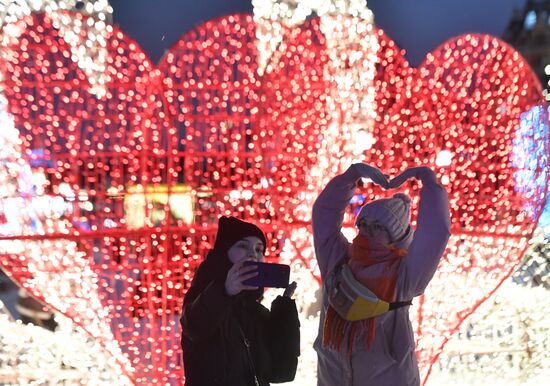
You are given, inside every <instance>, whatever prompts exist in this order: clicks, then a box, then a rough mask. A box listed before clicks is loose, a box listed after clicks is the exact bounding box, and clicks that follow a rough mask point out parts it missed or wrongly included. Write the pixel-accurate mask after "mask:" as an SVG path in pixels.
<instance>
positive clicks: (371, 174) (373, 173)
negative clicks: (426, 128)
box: [354, 163, 436, 189]
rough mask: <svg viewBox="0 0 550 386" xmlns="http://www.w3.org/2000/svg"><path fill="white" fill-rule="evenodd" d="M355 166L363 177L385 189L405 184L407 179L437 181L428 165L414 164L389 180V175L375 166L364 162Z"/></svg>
mask: <svg viewBox="0 0 550 386" xmlns="http://www.w3.org/2000/svg"><path fill="white" fill-rule="evenodd" d="M354 167H355V168H356V170H357V171H358V172H359V174H360V175H361V176H362V177H366V178H370V179H371V180H372V182H374V183H375V184H377V185H380V186H381V187H383V188H384V189H396V188H399V187H400V186H401V185H403V184H404V183H405V182H406V181H407V180H409V179H411V178H415V179H417V180H420V181H423V182H428V180H429V181H434V182H435V181H436V175H435V173H434V171H433V170H432V169H430V168H429V167H428V166H414V167H410V168H408V169H407V170H405V171H403V172H402V173H401V174H399V175H398V176H396V177H395V178H393V179H391V180H388V178H389V176H388V175H387V174H384V173H382V171H381V170H380V169H378V168H376V167H374V166H370V165H367V164H363V163H357V164H354Z"/></svg>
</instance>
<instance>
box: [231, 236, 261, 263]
mask: <svg viewBox="0 0 550 386" xmlns="http://www.w3.org/2000/svg"><path fill="white" fill-rule="evenodd" d="M264 249H265V246H264V243H263V242H262V240H260V239H259V238H258V237H256V236H248V237H245V238H242V239H240V240H239V241H237V242H236V243H235V244H233V245H232V246H231V248H229V250H228V251H227V257H228V258H229V261H231V262H232V263H233V264H235V263H239V262H241V261H244V260H256V261H263V260H264Z"/></svg>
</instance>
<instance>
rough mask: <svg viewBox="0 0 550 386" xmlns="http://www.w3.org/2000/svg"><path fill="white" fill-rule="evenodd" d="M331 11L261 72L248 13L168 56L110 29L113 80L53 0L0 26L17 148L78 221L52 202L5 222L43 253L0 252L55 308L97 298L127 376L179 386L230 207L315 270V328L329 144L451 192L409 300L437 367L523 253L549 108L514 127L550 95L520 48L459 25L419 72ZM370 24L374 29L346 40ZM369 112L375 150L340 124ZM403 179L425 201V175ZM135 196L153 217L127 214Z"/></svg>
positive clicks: (286, 43) (423, 362)
mask: <svg viewBox="0 0 550 386" xmlns="http://www.w3.org/2000/svg"><path fill="white" fill-rule="evenodd" d="M74 18H76V19H78V20H81V23H83V24H86V25H88V23H89V22H88V21H87V20H88V19H87V18H86V17H84V16H81V15H80V16H76V15H75V16H74ZM330 18H333V19H332V20H341V21H342V23H343V24H344V25H347V26H349V27H350V30H351V32H350V33H349V35H346V31H344V30H342V29H338V27H337V26H336V25H335V24H330V23H325V22H324V21H323V18H322V17H321V18H312V19H310V20H308V21H306V22H304V23H303V24H301V25H299V26H283V27H282V28H285V29H286V32H284V33H283V36H284V39H283V40H282V41H281V44H279V45H278V48H277V50H275V51H273V53H272V54H271V55H270V56H269V62H268V64H267V65H266V66H265V69H264V71H263V72H260V71H259V67H258V63H259V57H260V54H259V48H258V46H257V45H256V36H257V25H256V23H255V22H254V20H253V18H252V17H251V16H249V15H229V16H225V17H222V18H219V19H216V20H211V21H208V22H206V23H205V24H203V25H201V26H199V27H197V28H195V29H193V30H191V31H189V32H188V33H186V34H185V35H184V36H183V37H182V38H181V39H180V41H178V43H177V44H176V45H174V47H173V48H172V49H171V50H170V52H168V53H167V55H165V57H164V58H163V61H162V62H161V63H160V65H159V66H158V67H155V66H153V65H152V64H151V62H150V61H149V60H148V59H147V57H146V55H145V54H144V53H143V52H142V51H141V50H140V48H139V47H138V46H137V44H136V43H135V42H133V41H132V40H130V39H129V38H127V37H125V36H124V34H123V33H122V32H120V31H118V30H117V29H116V28H115V27H110V26H109V27H105V33H106V35H105V50H106V56H105V58H106V61H105V63H106V67H105V70H104V72H105V73H106V74H108V77H106V78H105V79H106V81H105V92H104V93H103V94H98V93H97V92H95V91H94V90H93V87H91V85H92V82H91V81H90V80H89V76H88V74H87V73H86V71H85V70H84V69H83V68H82V67H81V65H80V64H79V63H78V62H79V60H78V57H77V56H74V55H73V53H72V50H73V48H72V46H71V43H70V42H69V41H67V39H66V38H65V36H67V34H66V33H65V32H62V31H61V29H60V28H59V27H58V26H57V24H56V23H57V22H56V18H55V17H53V16H51V15H49V14H48V13H42V14H33V15H29V16H26V17H24V18H22V19H19V20H18V21H17V22H15V23H14V25H13V27H12V31H15V32H14V33H13V34H11V35H4V36H3V37H2V48H3V50H2V52H3V54H2V56H1V57H0V73H2V74H4V78H3V79H2V82H1V84H2V87H3V90H4V92H5V95H6V98H7V101H8V109H9V112H10V113H11V114H12V115H13V119H14V122H15V127H16V128H17V130H18V131H19V134H18V135H17V137H18V138H20V139H21V143H20V145H19V146H20V150H18V151H17V153H18V154H20V155H21V156H20V158H21V160H22V161H18V162H21V164H22V165H34V166H32V168H34V169H35V170H34V171H33V174H35V173H36V174H38V175H42V176H43V181H46V183H45V184H46V185H45V187H44V190H45V192H47V194H48V195H50V196H51V197H52V201H53V200H59V198H61V199H63V201H64V202H66V203H68V205H69V206H70V208H71V209H70V211H69V215H68V216H67V218H65V219H63V220H65V221H61V219H60V217H59V215H58V214H55V213H51V214H49V215H48V217H47V218H46V219H45V220H44V222H45V223H47V224H48V227H45V229H44V231H43V232H36V233H35V232H30V231H28V230H25V229H23V230H21V229H20V230H18V231H17V232H14V233H8V232H2V237H1V238H0V243H4V245H10V243H11V244H17V243H19V245H24V246H25V247H26V248H29V249H30V248H34V247H33V245H49V246H50V247H49V250H51V251H52V253H51V257H50V260H47V259H46V260H44V256H43V253H41V250H39V249H36V251H34V252H32V253H31V251H21V250H19V252H17V251H15V252H14V251H12V252H10V253H9V254H6V253H3V254H0V264H1V265H2V267H3V269H5V270H6V271H7V272H8V273H9V274H10V275H11V276H12V277H13V278H14V279H16V280H17V281H18V282H19V283H21V284H22V285H23V286H25V288H27V289H28V290H29V291H30V292H31V293H33V294H35V295H36V294H41V293H45V292H46V291H48V292H47V294H46V295H47V296H43V297H44V298H46V299H45V300H46V301H47V303H48V304H52V305H54V304H55V308H56V309H58V310H60V311H62V312H64V313H69V311H70V310H71V309H73V307H77V305H79V304H81V305H86V304H88V309H87V310H86V311H82V312H77V314H78V317H79V318H80V319H79V320H76V316H75V315H74V314H73V315H72V316H71V317H72V318H73V320H74V321H75V323H77V324H81V325H82V327H83V328H84V329H85V330H86V331H87V333H88V334H90V335H92V336H94V337H96V340H97V341H98V342H99V343H101V344H103V345H104V346H106V347H110V346H109V344H110V343H109V342H113V343H114V346H116V347H111V348H110V350H108V352H110V353H111V354H113V355H115V356H116V357H117V360H118V361H119V366H120V371H121V372H126V373H127V374H128V375H129V377H130V378H131V381H132V382H133V383H135V384H154V383H161V384H172V383H174V384H177V383H181V381H182V379H183V369H182V364H181V353H180V336H179V334H180V331H179V325H178V313H179V310H180V309H181V303H182V298H183V296H184V293H185V289H186V288H187V287H188V285H189V283H190V280H191V278H192V275H193V272H194V269H195V268H196V266H197V264H199V263H200V261H201V260H202V258H203V256H204V255H205V252H206V251H207V250H208V249H209V248H211V247H212V243H213V238H214V234H215V223H216V219H217V217H218V216H219V215H220V214H233V215H236V216H239V217H241V218H243V219H249V220H253V221H256V222H258V223H259V224H260V226H261V227H262V229H265V230H267V233H268V237H269V241H270V242H269V249H268V259H269V260H281V259H283V260H284V259H287V261H288V260H291V261H292V262H293V265H294V267H293V272H296V271H297V270H300V272H307V273H308V274H309V273H311V274H312V276H311V278H310V279H309V281H305V280H304V283H307V284H305V285H304V287H307V288H304V293H303V294H300V295H299V298H300V301H301V302H303V304H304V306H303V307H302V308H303V310H304V312H307V313H309V316H310V317H311V319H308V320H307V322H305V323H304V325H311V326H313V325H315V324H316V323H315V320H314V318H315V313H316V311H315V302H312V299H316V294H315V289H314V288H316V287H315V286H318V280H319V278H318V276H316V270H315V259H314V257H313V256H312V253H311V248H310V241H309V239H308V235H309V234H310V230H309V229H308V226H309V225H308V221H307V219H308V217H307V216H308V211H309V208H310V206H308V202H309V200H310V197H314V196H315V194H316V192H317V191H318V189H319V187H320V186H322V184H323V182H324V181H325V180H326V178H330V177H332V175H333V173H332V172H333V171H329V170H325V169H324V168H323V167H321V166H320V165H325V164H324V163H323V162H326V159H325V158H324V157H326V156H327V155H332V152H331V150H333V149H335V147H336V146H337V147H338V151H339V152H337V153H336V154H341V155H342V157H349V158H344V159H343V160H342V164H341V165H338V167H344V165H343V163H345V162H347V161H346V160H350V159H353V158H354V157H356V156H360V157H362V159H364V161H365V162H369V163H374V164H376V165H378V166H380V167H381V168H382V169H383V170H385V171H386V172H387V173H388V174H390V175H396V174H397V173H398V172H399V171H401V170H402V169H403V168H405V167H406V166H410V165H417V164H427V165H430V166H432V167H433V168H434V169H435V170H436V172H437V174H438V177H439V178H440V179H441V181H442V182H443V183H444V184H445V186H446V188H447V189H448V191H449V194H450V200H451V207H452V208H453V213H452V218H453V236H452V238H451V241H450V244H449V248H448V252H447V254H446V255H445V257H444V259H443V261H442V264H441V266H440V269H439V271H438V274H437V276H436V277H435V278H434V280H433V282H432V283H431V285H430V287H429V289H428V291H427V292H426V294H425V295H424V296H423V297H421V298H420V299H418V300H417V301H415V306H414V308H413V310H412V312H411V316H412V318H413V322H414V326H415V330H416V331H415V333H416V336H417V353H418V358H419V364H420V367H421V371H422V377H423V379H424V380H426V379H427V377H428V375H429V372H430V368H431V366H432V365H433V364H434V363H435V362H436V360H437V358H438V357H439V355H440V354H441V352H442V350H443V348H444V346H445V344H446V343H447V341H448V340H449V339H451V337H452V336H453V334H454V333H455V332H457V331H458V330H459V328H460V325H461V323H462V322H463V321H464V320H465V319H466V318H467V317H468V316H469V315H470V314H471V313H472V312H474V311H475V309H476V308H477V307H478V306H479V305H480V304H481V303H482V302H483V301H484V300H485V299H487V298H488V297H489V296H490V295H491V294H492V293H493V292H494V291H495V290H496V288H497V287H498V286H499V285H500V284H501V283H502V281H503V280H505V279H506V277H507V276H509V274H510V273H511V272H512V271H513V269H514V268H515V267H516V266H517V264H518V263H519V261H520V259H521V256H522V254H523V251H524V250H525V249H526V248H527V246H528V240H529V239H530V237H531V235H532V233H533V231H534V227H535V226H534V224H536V222H537V220H538V217H539V215H540V213H541V211H542V207H543V205H544V198H545V192H546V186H547V182H548V173H547V167H548V161H547V154H548V115H547V112H546V109H545V108H541V109H539V110H536V111H535V112H534V113H532V115H530V118H528V119H525V120H524V122H523V123H521V117H522V114H524V113H525V112H527V111H530V110H531V109H532V108H533V107H534V106H538V105H540V106H544V100H543V98H542V96H541V95H542V94H541V90H540V87H539V85H538V83H537V81H536V79H535V77H534V75H533V74H532V72H531V70H530V69H529V67H528V66H527V65H526V64H525V62H524V61H523V59H522V58H521V56H520V55H519V54H518V53H517V52H515V51H514V50H513V49H512V48H510V47H509V46H507V45H505V44H503V43H502V42H500V41H499V40H498V39H496V38H492V37H489V36H484V35H465V36H461V37H457V38H455V39H452V40H450V41H448V42H446V43H445V44H444V45H442V46H440V47H438V48H437V49H436V50H434V51H433V52H432V53H430V54H429V55H428V56H427V58H426V60H425V62H424V63H423V64H422V65H421V66H420V67H419V68H418V69H414V68H411V67H410V66H409V65H408V63H407V62H406V60H405V59H404V58H403V55H402V52H401V50H400V49H399V48H398V47H397V46H396V45H395V43H394V42H393V41H391V39H389V38H388V37H387V36H386V35H385V34H384V33H383V31H380V30H378V29H376V28H374V27H373V26H372V22H371V21H369V20H363V19H361V18H357V17H355V18H354V17H351V16H332V15H331V16H330ZM330 18H329V19H327V20H331V19H330ZM275 23H277V22H276V21H275ZM91 24H94V23H91ZM279 24H280V23H279ZM331 28H332V29H331ZM75 34H76V35H78V33H76V32H75ZM355 34H356V35H355ZM362 34H364V35H362ZM329 36H330V37H331V39H341V38H342V37H346V39H347V40H346V41H343V42H333V41H332V42H331V41H330V39H328V37H329ZM359 36H368V39H367V40H368V41H369V42H372V43H371V44H369V45H368V46H366V47H363V46H360V47H357V46H354V44H350V42H351V43H353V42H356V40H354V39H359ZM14 37H17V39H14ZM364 49H367V50H368V51H367V52H364V51H363V50H364ZM359 53H361V54H360V55H359ZM371 60H374V61H375V62H374V64H373V63H371V62H370V61H371ZM363 70H366V71H365V78H357V77H360V76H362V75H363V73H362V71H363ZM369 71H370V72H369ZM348 77H349V78H350V79H351V80H350V79H348ZM354 81H358V82H359V83H356V84H354V83H353V82H354ZM346 95H348V97H349V98H350V99H349V101H346V97H345V96H346ZM335 106H336V107H338V109H339V110H340V111H339V112H338V114H335V112H334V111H333V107H335ZM533 111H534V110H533ZM363 114H365V115H363ZM359 118H361V119H365V120H361V121H358V119H359ZM357 122H359V125H356V123H357ZM357 126H360V127H362V128H363V129H364V131H365V132H366V133H367V134H370V135H369V136H367V138H370V142H368V144H369V146H365V147H364V148H361V149H359V153H361V152H363V153H362V154H358V153H354V151H355V150H356V149H355V146H354V143H355V140H356V139H357V138H355V137H353V136H352V137H351V138H350V136H348V135H339V136H338V135H336V134H334V133H344V131H343V130H355V129H357ZM331 128H334V130H337V131H333V132H331V131H330V130H331ZM346 133H347V131H346ZM360 138H362V139H363V138H364V137H360ZM365 145H366V144H365ZM518 145H519V146H520V147H519V148H520V149H522V150H521V151H520V152H517V153H514V152H513V148H514V146H516V148H517V147H518ZM316 168H317V169H316ZM14 170H17V169H14ZM334 172H336V169H335V170H334ZM403 191H405V192H407V193H409V194H410V195H411V196H412V197H413V201H414V203H415V204H416V203H417V201H418V197H417V192H418V186H417V185H413V184H409V185H407V186H405V187H404V188H403ZM17 193H18V194H19V195H20V196H21V195H23V196H24V195H25V190H24V189H23V188H21V187H19V188H18V190H17ZM174 194H177V195H181V196H182V197H185V200H186V201H185V202H188V206H187V211H190V212H191V213H192V215H191V216H190V217H189V216H182V215H181V214H178V213H179V212H178V211H176V210H174V208H172V205H175V204H174V201H172V200H171V199H170V198H171V197H172V196H173V195H174ZM385 194H386V193H385V192H382V191H380V190H376V189H375V188H372V187H371V186H370V184H365V186H364V187H363V188H362V189H360V190H358V192H357V196H356V197H355V201H354V202H352V203H351V204H350V208H349V212H348V213H347V215H346V219H345V220H346V224H350V225H351V223H352V220H353V216H354V211H355V210H356V209H357V207H358V206H359V205H360V202H363V201H366V200H370V199H372V198H374V197H381V196H384V195H385ZM25 197H27V196H25ZM28 197H29V200H30V197H32V195H31V196H28ZM135 208H139V210H138V211H137V212H135V213H140V216H138V217H140V218H136V217H135V216H134V217H131V215H130V214H129V213H128V212H129V210H130V209H132V213H134V211H133V209H135ZM414 218H415V217H414ZM130 223H131V226H130ZM61 224H65V225H61ZM46 242H49V243H50V244H46ZM6 243H8V244H6ZM51 245H53V247H51ZM56 248H58V249H56ZM61 250H65V251H66V252H65V253H61V252H60V253H57V252H56V251H61ZM51 259H54V260H55V263H51ZM15 262H17V264H15ZM60 265H61V266H63V267H64V268H66V269H67V270H66V271H65V272H64V273H62V272H60V270H59V266H60ZM303 268H307V270H305V269H303ZM308 271H309V272H308ZM29 272H31V273H33V275H29ZM68 277H70V280H69V281H67V278H68ZM45 283H48V284H49V286H50V287H49V288H48V289H44V288H43V287H44V285H45ZM52 283H54V284H52ZM317 288H318V287H317ZM306 304H307V306H306ZM90 305H92V306H93V307H90ZM79 307H80V306H79ZM75 309H78V308H75ZM94 320H95V321H98V322H97V323H96V324H94V323H95V322H92V321H94ZM105 326H106V327H105ZM96 327H97V329H96ZM106 330H109V331H106ZM97 331H100V334H99V335H98V332H97ZM109 333H111V334H112V339H111V337H110V336H109ZM310 335H311V336H313V333H311V334H309V335H308V337H307V339H311V337H310ZM117 350H119V351H117ZM307 357H308V358H310V359H309V360H307V361H305V362H304V364H303V366H306V367H304V369H307V371H309V376H311V374H312V369H311V368H310V367H308V366H311V363H313V359H312V358H313V357H312V356H311V355H309V354H308V355H307ZM301 366H302V365H301ZM306 374H307V373H305V372H304V373H300V375H299V377H300V379H304V378H306V377H307V376H308V375H306Z"/></svg>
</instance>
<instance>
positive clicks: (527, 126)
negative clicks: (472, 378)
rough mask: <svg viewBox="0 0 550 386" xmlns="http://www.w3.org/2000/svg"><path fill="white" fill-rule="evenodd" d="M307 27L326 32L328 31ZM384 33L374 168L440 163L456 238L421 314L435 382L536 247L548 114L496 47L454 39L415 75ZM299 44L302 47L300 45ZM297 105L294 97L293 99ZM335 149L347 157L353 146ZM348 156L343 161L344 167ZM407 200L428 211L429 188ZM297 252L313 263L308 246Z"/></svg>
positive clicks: (418, 322) (370, 153)
mask: <svg viewBox="0 0 550 386" xmlns="http://www.w3.org/2000/svg"><path fill="white" fill-rule="evenodd" d="M355 23H362V22H361V21H355ZM304 28H308V29H311V30H314V31H318V30H319V28H320V27H319V22H318V20H313V21H312V22H311V25H310V26H308V27H304ZM377 33H378V43H379V45H380V47H379V49H378V51H377V57H378V63H377V71H376V76H375V77H374V79H373V85H374V87H375V90H376V99H375V103H376V109H377V116H376V124H375V125H373V126H372V127H371V128H370V130H371V133H372V135H373V137H374V138H375V139H376V142H375V143H374V145H373V146H372V148H371V149H369V150H367V151H366V153H365V161H366V162H368V163H372V164H374V165H377V166H379V167H380V168H382V169H383V170H384V171H385V172H387V173H389V174H390V175H392V176H396V175H397V174H398V173H399V172H400V171H402V170H404V169H405V168H406V167H407V166H415V165H420V164H426V165H430V166H432V167H433V168H434V170H436V171H437V173H438V175H439V178H440V179H441V180H442V181H443V183H444V184H445V186H446V188H447V190H448V192H449V198H450V204H451V212H452V222H453V232H452V233H453V235H452V237H451V240H450V242H449V245H448V248H447V252H446V255H445V256H444V257H443V259H442V262H441V264H440V266H439V269H438V272H437V273H436V276H435V277H434V279H433V281H432V283H431V284H430V286H429V287H428V289H427V291H426V293H425V295H424V296H422V297H420V298H419V299H418V300H417V301H416V302H415V303H416V304H415V306H414V308H413V310H412V313H411V315H412V319H413V322H414V324H415V327H416V336H417V355H418V359H419V365H420V368H421V373H422V378H423V379H424V381H425V380H426V379H427V376H428V375H429V372H430V369H431V366H432V365H433V363H434V362H435V361H436V360H437V358H438V356H439V354H440V353H441V351H442V349H443V347H444V345H445V343H446V342H447V340H448V339H449V338H450V336H451V335H452V334H453V333H454V332H456V331H457V330H458V328H459V326H460V324H461V323H462V321H463V320H464V319H465V318H466V317H467V316H468V315H470V314H471V313H472V312H473V311H474V310H475V309H476V308H477V307H478V306H479V305H480V304H481V303H482V302H483V301H485V300H486V299H487V298H488V297H489V296H490V295H491V294H492V293H493V292H494V291H495V290H496V289H497V288H498V287H499V286H500V284H501V283H502V281H503V280H505V279H506V278H507V277H508V276H509V275H510V274H511V273H512V272H513V270H514V269H515V267H516V266H517V264H518V263H519V262H520V260H521V257H522V256H523V253H524V251H525V249H526V248H527V247H528V244H527V242H528V240H529V239H530V237H531V236H532V234H533V231H534V229H535V226H536V224H537V220H538V217H539V216H540V214H541V212H542V209H543V206H544V202H545V201H544V197H545V190H546V186H547V180H548V172H547V161H546V158H547V157H546V155H547V154H548V150H549V146H548V115H547V113H546V112H545V111H546V110H545V109H544V108H542V109H541V112H540V116H539V117H538V119H539V120H533V119H531V120H529V119H528V118H527V117H523V118H522V114H523V113H525V112H527V111H529V110H530V109H533V108H537V106H541V107H543V106H545V102H544V100H543V97H542V92H541V88H540V84H539V83H538V80H537V78H536V76H535V75H534V74H533V72H532V71H531V69H530V68H529V66H528V64H527V63H526V62H525V61H524V59H523V58H521V56H520V55H519V54H518V53H517V52H516V51H515V50H513V49H512V48H511V47H509V46H508V45H506V44H505V43H503V42H501V41H499V40H498V39H496V38H493V37H490V36H485V35H465V36H461V37H457V38H454V39H451V40H449V41H448V42H446V43H445V44H444V45H442V46H440V47H438V48H437V49H436V50H434V51H433V52H432V53H430V54H429V55H428V56H427V59H426V60H425V62H424V63H423V64H422V65H421V66H420V67H419V68H418V69H414V68H411V67H410V66H409V65H408V63H407V62H406V60H405V59H404V58H403V54H402V53H401V52H400V51H399V49H398V48H397V47H396V45H395V43H394V42H393V41H391V40H390V39H389V38H388V37H386V36H385V35H384V34H383V32H382V31H378V32H377ZM292 44H294V45H295V46H296V47H298V46H299V45H300V41H299V40H298V41H296V42H294V41H293V42H292V43H289V45H290V46H292ZM287 50H288V51H290V52H293V50H292V49H291V48H290V47H289V48H288V49H287ZM303 55H304V56H307V55H308V53H305V54H303ZM320 68H321V71H322V70H323V69H322V67H320ZM270 75H271V77H270V80H269V82H271V83H272V84H270V87H267V89H268V90H279V89H283V90H284V84H283V82H286V81H287V80H286V78H285V77H284V76H283V75H286V73H285V74H283V75H281V74H279V73H277V72H274V73H272V74H270ZM291 96H292V93H291V92H290V91H287V92H286V94H284V95H283V98H282V100H283V101H284V100H286V99H289V98H291ZM338 107H339V108H341V109H342V110H345V109H346V107H345V106H338ZM338 107H337V109H338ZM282 109H283V108H281V110H282ZM348 109H349V106H348ZM522 119H523V120H522ZM346 123H347V122H346V121H339V122H337V124H338V125H340V126H344V125H346ZM367 129H368V127H367ZM334 140H335V142H336V143H340V146H337V147H336V148H339V149H343V148H344V147H345V144H346V143H348V142H349V141H353V140H354V138H350V137H343V138H341V139H338V138H335V139H334ZM515 142H516V144H514V143H515ZM520 144H521V145H520ZM299 146H300V144H297V145H294V147H295V148H299ZM297 153H298V151H297ZM449 155H450V156H452V159H451V160H450V161H448V162H447V163H445V162H444V161H445V159H444V158H445V157H448V156H449ZM345 156H348V157H349V154H346V153H345V152H340V153H337V154H336V155H334V156H333V162H335V163H336V162H338V160H337V159H338V158H339V157H345ZM289 158H292V156H290V157H289ZM438 158H439V159H438ZM342 166H345V167H347V165H341V167H342ZM298 174H299V173H298ZM284 175H285V174H284V173H282V176H284ZM330 177H332V175H331V176H328V178H330ZM326 178H327V176H322V178H321V179H324V181H326ZM313 185H314V186H318V184H313ZM406 190H407V191H409V192H410V193H411V194H412V196H413V198H414V199H415V201H417V199H418V197H417V191H418V184H412V183H411V184H410V185H409V187H408V188H407V189H406ZM389 193H393V192H389ZM363 194H364V196H365V197H366V198H368V199H369V200H370V199H372V198H373V197H374V196H378V195H385V194H388V193H386V192H381V191H380V189H378V188H376V187H375V188H373V187H371V186H369V185H367V188H366V189H365V190H364V192H363ZM310 197H315V194H313V195H310ZM310 204H311V203H310ZM351 210H352V208H351V207H350V212H351ZM292 214H293V213H290V215H292ZM352 217H353V216H349V217H348V219H347V220H348V221H349V223H350V225H351V223H352V219H353V218H352ZM292 219H293V220H294V221H297V222H300V221H301V220H302V217H300V214H298V216H296V215H295V216H294V217H292ZM295 244H297V243H295ZM296 250H297V254H306V255H308V254H309V255H311V247H309V245H307V244H306V245H304V244H302V246H301V247H300V246H297V247H296Z"/></svg>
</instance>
